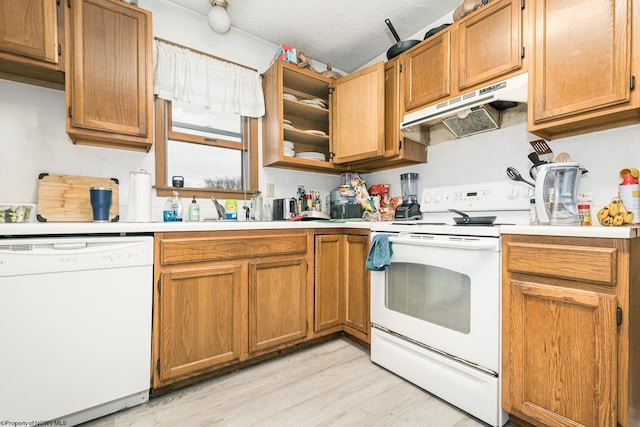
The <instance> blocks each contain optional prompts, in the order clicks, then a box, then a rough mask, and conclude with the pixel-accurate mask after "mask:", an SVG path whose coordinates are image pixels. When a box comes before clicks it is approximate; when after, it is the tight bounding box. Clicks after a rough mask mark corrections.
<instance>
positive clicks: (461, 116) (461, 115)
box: [458, 108, 471, 119]
mask: <svg viewBox="0 0 640 427" xmlns="http://www.w3.org/2000/svg"><path fill="white" fill-rule="evenodd" d="M469 114H471V108H465V109H464V110H462V111H459V112H458V118H459V119H466V118H467V117H469Z"/></svg>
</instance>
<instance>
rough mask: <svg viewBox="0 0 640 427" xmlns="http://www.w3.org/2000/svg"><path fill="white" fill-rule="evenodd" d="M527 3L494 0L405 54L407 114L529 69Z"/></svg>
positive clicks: (404, 76)
mask: <svg viewBox="0 0 640 427" xmlns="http://www.w3.org/2000/svg"><path fill="white" fill-rule="evenodd" d="M523 10H524V9H523V4H522V3H521V0H494V1H492V2H491V3H489V4H488V5H486V6H483V7H481V8H480V9H478V10H477V11H475V12H473V13H471V14H469V15H468V16H466V17H464V18H463V19H461V20H459V21H457V22H455V23H454V24H452V25H451V26H449V27H447V28H446V29H444V30H442V31H440V32H438V33H436V34H435V35H433V36H431V37H430V38H429V39H427V40H425V41H424V42H422V43H420V44H418V45H417V46H415V47H414V48H412V49H410V50H408V51H407V52H405V53H403V54H402V56H401V58H402V62H403V64H404V68H406V72H404V73H403V81H402V86H403V87H404V106H405V110H406V111H407V112H411V111H414V110H417V109H419V108H422V107H425V106H427V105H430V104H433V103H436V102H439V101H442V100H444V99H447V98H450V97H454V96H457V95H460V94H462V93H465V92H468V91H471V90H473V89H475V88H477V87H479V86H482V85H487V84H489V83H491V82H492V81H495V80H496V79H501V78H505V77H509V76H512V75H515V74H518V73H521V72H522V71H523V70H524V65H525V64H524V58H523V43H524V41H523V39H524V37H523V34H524V32H523V19H524V13H523Z"/></svg>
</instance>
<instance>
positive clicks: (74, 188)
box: [36, 173, 120, 222]
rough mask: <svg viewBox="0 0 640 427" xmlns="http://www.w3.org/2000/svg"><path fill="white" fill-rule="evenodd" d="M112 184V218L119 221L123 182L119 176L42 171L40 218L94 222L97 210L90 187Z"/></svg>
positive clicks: (39, 191) (39, 190)
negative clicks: (92, 204)
mask: <svg viewBox="0 0 640 427" xmlns="http://www.w3.org/2000/svg"><path fill="white" fill-rule="evenodd" d="M91 187H106V188H111V191H112V193H111V208H110V209H109V220H110V221H112V222H116V221H118V220H119V219H120V216H119V214H118V206H119V204H120V203H119V196H118V187H119V182H118V180H117V179H116V178H99V177H93V176H74V175H54V174H48V173H41V174H40V175H39V176H38V215H37V216H36V218H37V219H38V221H40V222H62V221H66V222H87V221H88V222H91V221H93V211H92V209H91V199H90V197H89V189H90V188H91Z"/></svg>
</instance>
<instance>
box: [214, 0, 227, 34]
mask: <svg viewBox="0 0 640 427" xmlns="http://www.w3.org/2000/svg"><path fill="white" fill-rule="evenodd" d="M209 1H210V2H211V6H213V7H212V8H211V10H210V11H209V26H210V27H211V28H212V29H213V31H215V32H216V33H226V32H227V31H229V28H230V27H231V17H230V16H229V12H227V6H228V4H227V0H209Z"/></svg>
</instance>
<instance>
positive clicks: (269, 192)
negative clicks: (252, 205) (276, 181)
mask: <svg viewBox="0 0 640 427" xmlns="http://www.w3.org/2000/svg"><path fill="white" fill-rule="evenodd" d="M266 193H267V194H266V196H267V197H273V184H267V191H266Z"/></svg>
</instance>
